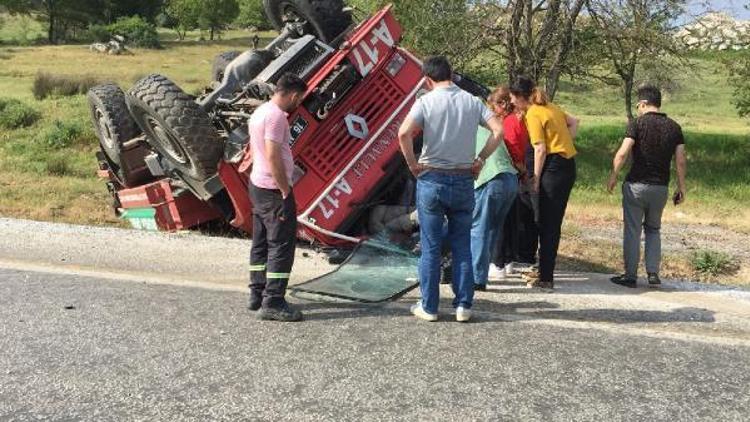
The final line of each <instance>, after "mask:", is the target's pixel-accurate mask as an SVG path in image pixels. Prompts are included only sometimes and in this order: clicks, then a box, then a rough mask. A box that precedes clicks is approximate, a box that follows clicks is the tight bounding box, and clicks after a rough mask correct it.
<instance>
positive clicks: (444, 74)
mask: <svg viewBox="0 0 750 422" xmlns="http://www.w3.org/2000/svg"><path fill="white" fill-rule="evenodd" d="M422 74H423V75H424V76H427V77H428V78H430V79H432V80H433V81H435V82H444V81H450V80H451V79H452V78H453V69H451V64H450V62H448V59H446V58H445V56H432V57H428V58H427V60H425V61H424V63H422Z"/></svg>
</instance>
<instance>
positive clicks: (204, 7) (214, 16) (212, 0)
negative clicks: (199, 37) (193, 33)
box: [167, 0, 240, 40]
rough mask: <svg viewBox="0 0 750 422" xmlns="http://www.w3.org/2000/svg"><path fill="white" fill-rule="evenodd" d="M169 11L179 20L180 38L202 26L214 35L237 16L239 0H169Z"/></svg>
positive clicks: (211, 35) (170, 14)
mask: <svg viewBox="0 0 750 422" xmlns="http://www.w3.org/2000/svg"><path fill="white" fill-rule="evenodd" d="M167 13H168V14H169V16H171V17H172V18H173V19H174V20H175V21H176V22H177V28H176V29H177V31H178V34H180V38H181V39H182V38H184V33H185V32H186V31H188V30H191V29H195V28H200V29H202V30H207V31H209V33H210V38H211V40H213V39H214V35H215V34H216V33H218V32H221V30H223V29H224V28H225V27H226V26H227V25H229V23H231V22H232V21H234V20H235V19H236V18H237V15H238V14H239V13H240V7H239V5H238V4H237V0H169V4H168V6H167Z"/></svg>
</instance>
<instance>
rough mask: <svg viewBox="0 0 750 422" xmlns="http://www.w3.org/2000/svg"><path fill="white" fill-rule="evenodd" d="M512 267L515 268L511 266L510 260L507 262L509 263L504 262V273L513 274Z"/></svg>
mask: <svg viewBox="0 0 750 422" xmlns="http://www.w3.org/2000/svg"><path fill="white" fill-rule="evenodd" d="M514 269H515V267H514V266H513V263H512V262H509V263H507V264H505V274H506V275H511V274H513V271H514Z"/></svg>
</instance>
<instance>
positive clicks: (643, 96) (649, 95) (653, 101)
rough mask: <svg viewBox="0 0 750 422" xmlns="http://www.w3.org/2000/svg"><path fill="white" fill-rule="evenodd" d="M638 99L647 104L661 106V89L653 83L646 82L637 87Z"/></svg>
mask: <svg viewBox="0 0 750 422" xmlns="http://www.w3.org/2000/svg"><path fill="white" fill-rule="evenodd" d="M637 95H638V101H639V102H640V101H645V102H646V103H647V104H648V105H651V106H654V107H657V108H658V107H661V91H659V88H657V87H656V86H654V85H651V84H646V85H641V86H640V87H638V94H637Z"/></svg>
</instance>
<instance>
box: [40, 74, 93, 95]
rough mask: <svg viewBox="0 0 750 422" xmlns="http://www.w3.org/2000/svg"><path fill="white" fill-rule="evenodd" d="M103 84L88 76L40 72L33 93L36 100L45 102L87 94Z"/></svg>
mask: <svg viewBox="0 0 750 422" xmlns="http://www.w3.org/2000/svg"><path fill="white" fill-rule="evenodd" d="M100 83H101V82H100V81H99V80H98V79H96V78H94V77H92V76H86V75H80V76H79V75H75V76H71V75H53V74H51V73H46V72H39V73H37V75H36V78H35V79H34V85H33V87H32V92H33V93H34V98H36V99H37V100H43V99H45V98H47V97H50V96H71V95H79V94H85V93H87V92H88V90H89V89H91V88H93V87H94V86H96V85H98V84H100Z"/></svg>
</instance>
